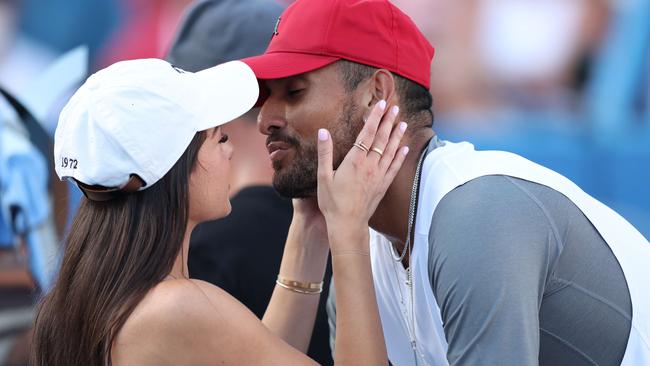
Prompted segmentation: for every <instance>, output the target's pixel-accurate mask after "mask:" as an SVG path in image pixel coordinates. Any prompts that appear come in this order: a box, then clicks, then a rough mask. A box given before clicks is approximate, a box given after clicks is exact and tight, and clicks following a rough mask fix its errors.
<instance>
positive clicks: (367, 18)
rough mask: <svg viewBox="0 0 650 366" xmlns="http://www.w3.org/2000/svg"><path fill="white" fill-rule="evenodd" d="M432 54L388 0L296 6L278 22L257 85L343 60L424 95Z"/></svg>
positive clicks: (301, 1) (309, 0) (255, 65)
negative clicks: (400, 80) (403, 81)
mask: <svg viewBox="0 0 650 366" xmlns="http://www.w3.org/2000/svg"><path fill="white" fill-rule="evenodd" d="M433 54H434V48H433V46H431V44H430V43H429V41H427V39H426V38H425V37H424V35H423V34H422V33H421V32H420V30H419V29H418V28H417V27H416V25H415V24H414V23H413V21H412V20H411V18H409V17H408V16H407V15H406V14H404V13H403V12H402V11H401V10H399V9H398V8H397V7H396V6H395V5H393V4H391V3H390V2H389V1H387V0H297V1H296V2H294V3H293V4H292V5H291V6H289V7H288V8H287V9H286V10H285V11H284V13H282V15H281V16H280V18H278V21H277V23H276V25H275V30H274V31H273V36H272V38H271V42H270V44H269V46H268V48H267V50H266V52H265V53H264V54H262V55H260V56H255V57H249V58H245V59H243V60H242V61H243V62H245V63H246V64H248V66H250V68H251V69H253V71H254V72H255V75H256V76H257V78H258V79H281V78H285V77H289V76H294V75H298V74H302V73H305V72H309V71H313V70H316V69H319V68H321V67H324V66H327V65H329V64H331V63H333V62H335V61H338V60H341V59H345V60H349V61H353V62H357V63H360V64H364V65H368V66H373V67H377V68H382V69H386V70H389V71H391V72H394V73H395V74H398V75H400V76H403V77H405V78H407V79H410V80H412V81H414V82H416V83H418V84H420V85H422V86H423V87H425V88H427V89H429V84H430V78H431V60H432V59H433Z"/></svg>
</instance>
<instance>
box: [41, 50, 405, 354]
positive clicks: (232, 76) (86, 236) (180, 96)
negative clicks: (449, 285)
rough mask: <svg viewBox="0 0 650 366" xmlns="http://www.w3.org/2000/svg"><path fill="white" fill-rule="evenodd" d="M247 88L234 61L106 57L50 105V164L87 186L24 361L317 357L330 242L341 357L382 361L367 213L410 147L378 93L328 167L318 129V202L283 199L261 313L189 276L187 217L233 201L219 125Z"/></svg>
mask: <svg viewBox="0 0 650 366" xmlns="http://www.w3.org/2000/svg"><path fill="white" fill-rule="evenodd" d="M257 97H258V85H257V81H256V79H255V76H254V75H253V73H252V71H251V70H250V69H249V68H248V67H247V66H246V65H245V64H243V63H241V62H231V63H227V64H224V65H220V66H216V67H214V68H211V69H207V70H204V71H201V72H198V73H196V74H193V73H188V72H185V71H183V70H179V69H177V68H175V67H173V66H171V65H169V64H168V63H166V62H164V61H162V60H153V59H150V60H134V61H126V62H120V63H117V64H115V65H113V66H110V67H108V68H107V69H104V70H102V71H100V72H98V73H97V74H95V75H93V76H91V77H90V78H89V79H88V81H87V82H86V83H85V84H84V85H83V86H82V87H81V88H80V89H79V90H78V91H77V92H76V93H75V95H74V96H73V97H72V99H71V100H70V102H69V103H68V104H67V105H66V107H65V108H64V110H63V112H62V113H61V117H60V120H59V126H58V127H57V131H56V135H55V159H56V162H57V173H58V174H59V177H61V178H62V179H63V178H69V179H73V180H74V181H76V182H77V184H78V186H79V187H80V188H81V189H82V191H83V192H84V194H85V195H86V197H87V199H85V200H83V202H82V203H81V206H80V208H79V211H78V212H77V215H76V216H75V218H74V222H73V224H72V227H71V230H70V233H69V235H68V237H67V238H66V246H65V253H64V257H63V263H62V268H61V271H60V275H59V278H58V279H57V281H56V284H55V285H54V287H53V289H52V291H51V292H50V293H49V294H48V295H47V296H46V297H45V298H44V299H43V301H42V303H41V305H40V308H39V312H38V316H37V319H36V323H35V333H34V349H33V353H34V354H33V363H34V365H107V364H108V365H110V364H112V365H212V364H223V365H275V364H277V365H311V364H314V361H312V360H310V359H309V358H307V357H306V356H305V355H304V352H305V351H306V349H307V346H308V344H309V339H310V336H311V331H312V327H313V323H314V318H315V313H316V307H317V304H318V294H319V293H320V290H321V289H322V278H323V274H324V270H325V264H326V261H327V256H328V252H329V251H331V253H332V265H333V271H334V277H335V281H336V283H337V300H336V301H337V309H338V314H337V339H336V351H337V352H336V362H337V363H338V364H351V365H374V364H387V356H386V349H385V345H384V340H383V333H382V330H381V325H380V322H379V316H378V311H377V305H376V302H375V295H374V289H373V283H372V275H371V269H370V259H369V256H368V219H369V217H370V215H371V213H372V212H373V211H374V209H375V207H376V206H377V204H378V202H379V200H380V199H381V197H382V196H383V194H384V192H385V190H386V188H387V187H388V185H389V184H390V182H391V181H392V180H393V178H394V177H395V174H396V173H397V171H398V170H399V167H400V166H401V164H402V162H403V161H404V156H405V155H406V153H407V152H408V148H406V147H404V148H401V149H400V148H399V143H400V140H401V137H402V135H403V128H394V129H393V128H392V127H393V125H394V121H395V115H394V114H392V113H388V114H385V113H384V112H385V111H384V109H385V102H379V103H377V106H375V108H374V109H373V111H372V114H371V115H370V116H369V117H368V119H367V123H366V124H365V126H364V128H363V130H362V131H361V133H360V135H359V139H358V140H357V141H359V142H362V143H363V145H355V147H353V148H352V149H351V150H350V152H349V153H348V154H347V156H346V157H345V159H344V161H343V162H342V163H341V165H340V166H339V167H338V169H337V171H336V174H334V172H333V170H332V164H333V163H332V141H331V137H330V135H329V133H328V132H327V131H326V130H320V131H319V133H318V155H319V162H318V164H319V165H318V202H315V201H313V200H298V201H294V218H293V221H292V224H291V228H290V230H289V235H288V238H287V243H286V246H285V251H284V256H283V259H282V264H281V267H280V272H279V276H278V282H277V283H278V285H277V286H276V287H275V289H274V292H273V296H272V298H271V301H270V303H269V306H268V309H267V311H266V313H265V315H264V318H263V320H262V321H261V322H260V321H259V320H258V319H257V318H256V317H255V316H254V315H253V314H252V313H251V312H250V311H248V309H246V308H245V307H244V306H243V305H242V304H241V303H239V302H238V301H237V300H235V299H234V298H232V297H231V296H230V295H228V294H227V293H226V292H224V291H222V290H221V289H219V288H217V287H215V286H213V285H211V284H208V283H206V282H202V281H198V280H193V279H189V278H188V275H187V274H188V270H187V252H188V245H189V238H190V234H191V232H192V229H193V228H194V227H195V226H196V225H197V224H198V223H200V222H202V221H207V220H213V219H216V218H219V217H223V216H225V215H227V214H228V213H229V212H230V203H229V201H228V171H229V168H230V162H229V160H230V158H231V156H232V153H233V151H232V147H231V145H230V144H229V143H228V141H227V140H228V137H227V136H226V135H224V134H223V133H222V132H221V129H220V128H219V127H218V126H219V125H221V124H223V123H226V122H228V121H230V120H232V119H234V118H236V117H238V116H239V115H241V114H243V113H245V112H246V111H247V110H248V109H250V108H251V107H252V106H253V105H254V103H255V101H256V100H257ZM380 122H381V123H380ZM378 130H379V132H380V133H377V131H378ZM390 131H392V132H390ZM381 132H383V133H381ZM389 135H390V138H389V137H388V136H389ZM382 136H386V137H382ZM314 138H316V136H315V137H314ZM366 145H367V146H368V147H370V146H372V147H377V148H378V149H381V150H384V154H383V156H382V155H380V154H376V153H375V154H373V152H370V153H368V150H367V149H366ZM251 224H252V225H254V223H251ZM260 245H264V243H260ZM251 255H254V253H251ZM249 285H250V286H256V284H255V283H251V284H249Z"/></svg>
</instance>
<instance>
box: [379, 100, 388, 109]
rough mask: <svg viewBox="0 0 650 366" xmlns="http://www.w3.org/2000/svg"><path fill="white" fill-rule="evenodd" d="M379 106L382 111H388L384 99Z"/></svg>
mask: <svg viewBox="0 0 650 366" xmlns="http://www.w3.org/2000/svg"><path fill="white" fill-rule="evenodd" d="M377 105H379V108H380V109H381V110H384V109H386V101H385V100H383V99H382V100H380V101H379V103H377Z"/></svg>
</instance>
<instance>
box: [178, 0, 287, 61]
mask: <svg viewBox="0 0 650 366" xmlns="http://www.w3.org/2000/svg"><path fill="white" fill-rule="evenodd" d="M283 10H284V6H282V5H281V4H279V3H277V2H276V1H274V0H199V1H196V2H194V3H193V4H192V5H191V6H190V7H189V8H188V9H187V11H186V12H185V15H184V16H183V20H182V21H181V25H180V26H179V28H178V30H177V32H176V38H175V39H174V41H173V43H172V45H171V48H170V50H169V53H168V54H167V61H169V62H170V63H172V64H173V65H175V66H178V67H180V68H181V69H184V70H187V71H192V72H195V71H199V70H203V69H206V68H209V67H212V66H215V65H218V64H221V63H224V62H227V61H231V60H238V59H242V58H246V57H250V56H255V55H259V54H262V53H264V51H265V50H266V47H267V46H268V43H269V41H270V40H271V36H272V35H273V29H274V26H275V24H276V22H277V20H278V17H279V16H280V14H281V13H282V11H283Z"/></svg>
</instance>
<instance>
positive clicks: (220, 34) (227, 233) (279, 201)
mask: <svg viewBox="0 0 650 366" xmlns="http://www.w3.org/2000/svg"><path fill="white" fill-rule="evenodd" d="M283 9H284V6H281V5H280V4H278V3H277V2H275V1H273V0H200V1H197V2H195V3H193V4H192V5H191V7H190V8H189V9H188V10H187V12H186V13H185V16H184V18H183V21H182V22H181V25H180V26H179V28H178V30H177V34H176V37H175V39H174V42H173V43H172V46H171V49H170V51H169V53H168V55H167V60H168V61H169V62H171V63H172V64H173V65H175V66H178V67H180V68H182V69H184V70H188V71H197V70H202V69H205V68H207V67H210V66H214V65H217V64H220V63H223V62H226V61H230V60H236V59H240V58H244V57H248V56H253V55H257V54H260V53H262V52H264V50H265V49H266V46H267V45H268V41H269V39H270V37H271V32H270V30H272V29H273V26H274V25H275V23H276V22H277V19H278V16H279V15H280V14H281V13H282V10H283ZM258 111H259V110H258V109H254V110H252V111H250V112H248V113H247V114H245V115H244V116H242V117H241V118H239V120H238V121H237V123H230V124H228V125H227V126H225V127H224V131H225V133H227V134H228V136H229V137H230V141H232V144H233V145H234V146H235V148H236V150H237V153H236V154H234V156H233V159H232V161H233V170H232V172H231V182H230V185H231V190H230V192H231V194H232V201H231V204H232V213H231V214H230V215H229V216H228V217H225V218H222V219H220V220H216V221H209V222H205V223H203V224H201V225H199V226H198V227H197V228H196V230H195V231H194V233H193V234H192V238H191V241H190V252H189V258H188V266H189V270H190V276H191V277H193V278H197V279H201V280H204V281H208V282H210V283H212V284H214V285H216V286H219V287H220V288H222V289H224V290H226V291H227V292H228V293H229V294H231V295H232V296H234V297H235V298H236V299H238V300H239V301H241V302H242V303H243V304H244V305H246V306H247V307H248V308H249V309H251V311H253V313H255V315H257V316H258V317H259V318H262V316H263V315H264V311H265V310H266V307H267V305H268V303H269V299H270V298H271V294H272V292H273V284H274V283H275V277H276V276H277V273H278V269H279V266H280V260H281V259H282V252H283V247H284V242H285V239H286V237H287V233H288V230H289V224H290V223H291V216H292V207H291V201H289V200H287V199H283V198H281V197H280V196H279V195H278V194H277V193H276V192H275V190H274V189H273V187H271V176H272V174H273V170H272V168H271V164H270V162H269V159H268V153H267V151H266V147H265V145H266V142H265V140H266V136H264V135H262V134H261V133H260V132H259V130H258V129H257V123H256V122H257V121H256V119H257V113H258ZM253 253H254V254H253ZM330 277H331V269H330V268H329V266H328V269H327V271H326V274H325V278H324V283H325V287H324V289H325V292H324V293H323V295H322V296H321V300H320V303H319V309H318V313H317V316H316V324H315V326H314V333H313V336H312V340H311V342H310V345H309V352H308V355H309V356H310V357H311V358H313V359H314V360H316V361H317V362H318V363H320V364H321V365H330V364H332V357H331V351H330V349H329V346H328V339H329V327H328V324H327V313H326V311H325V302H326V300H327V291H328V290H329V280H330ZM252 283H255V284H258V285H257V286H251V284H252Z"/></svg>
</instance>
